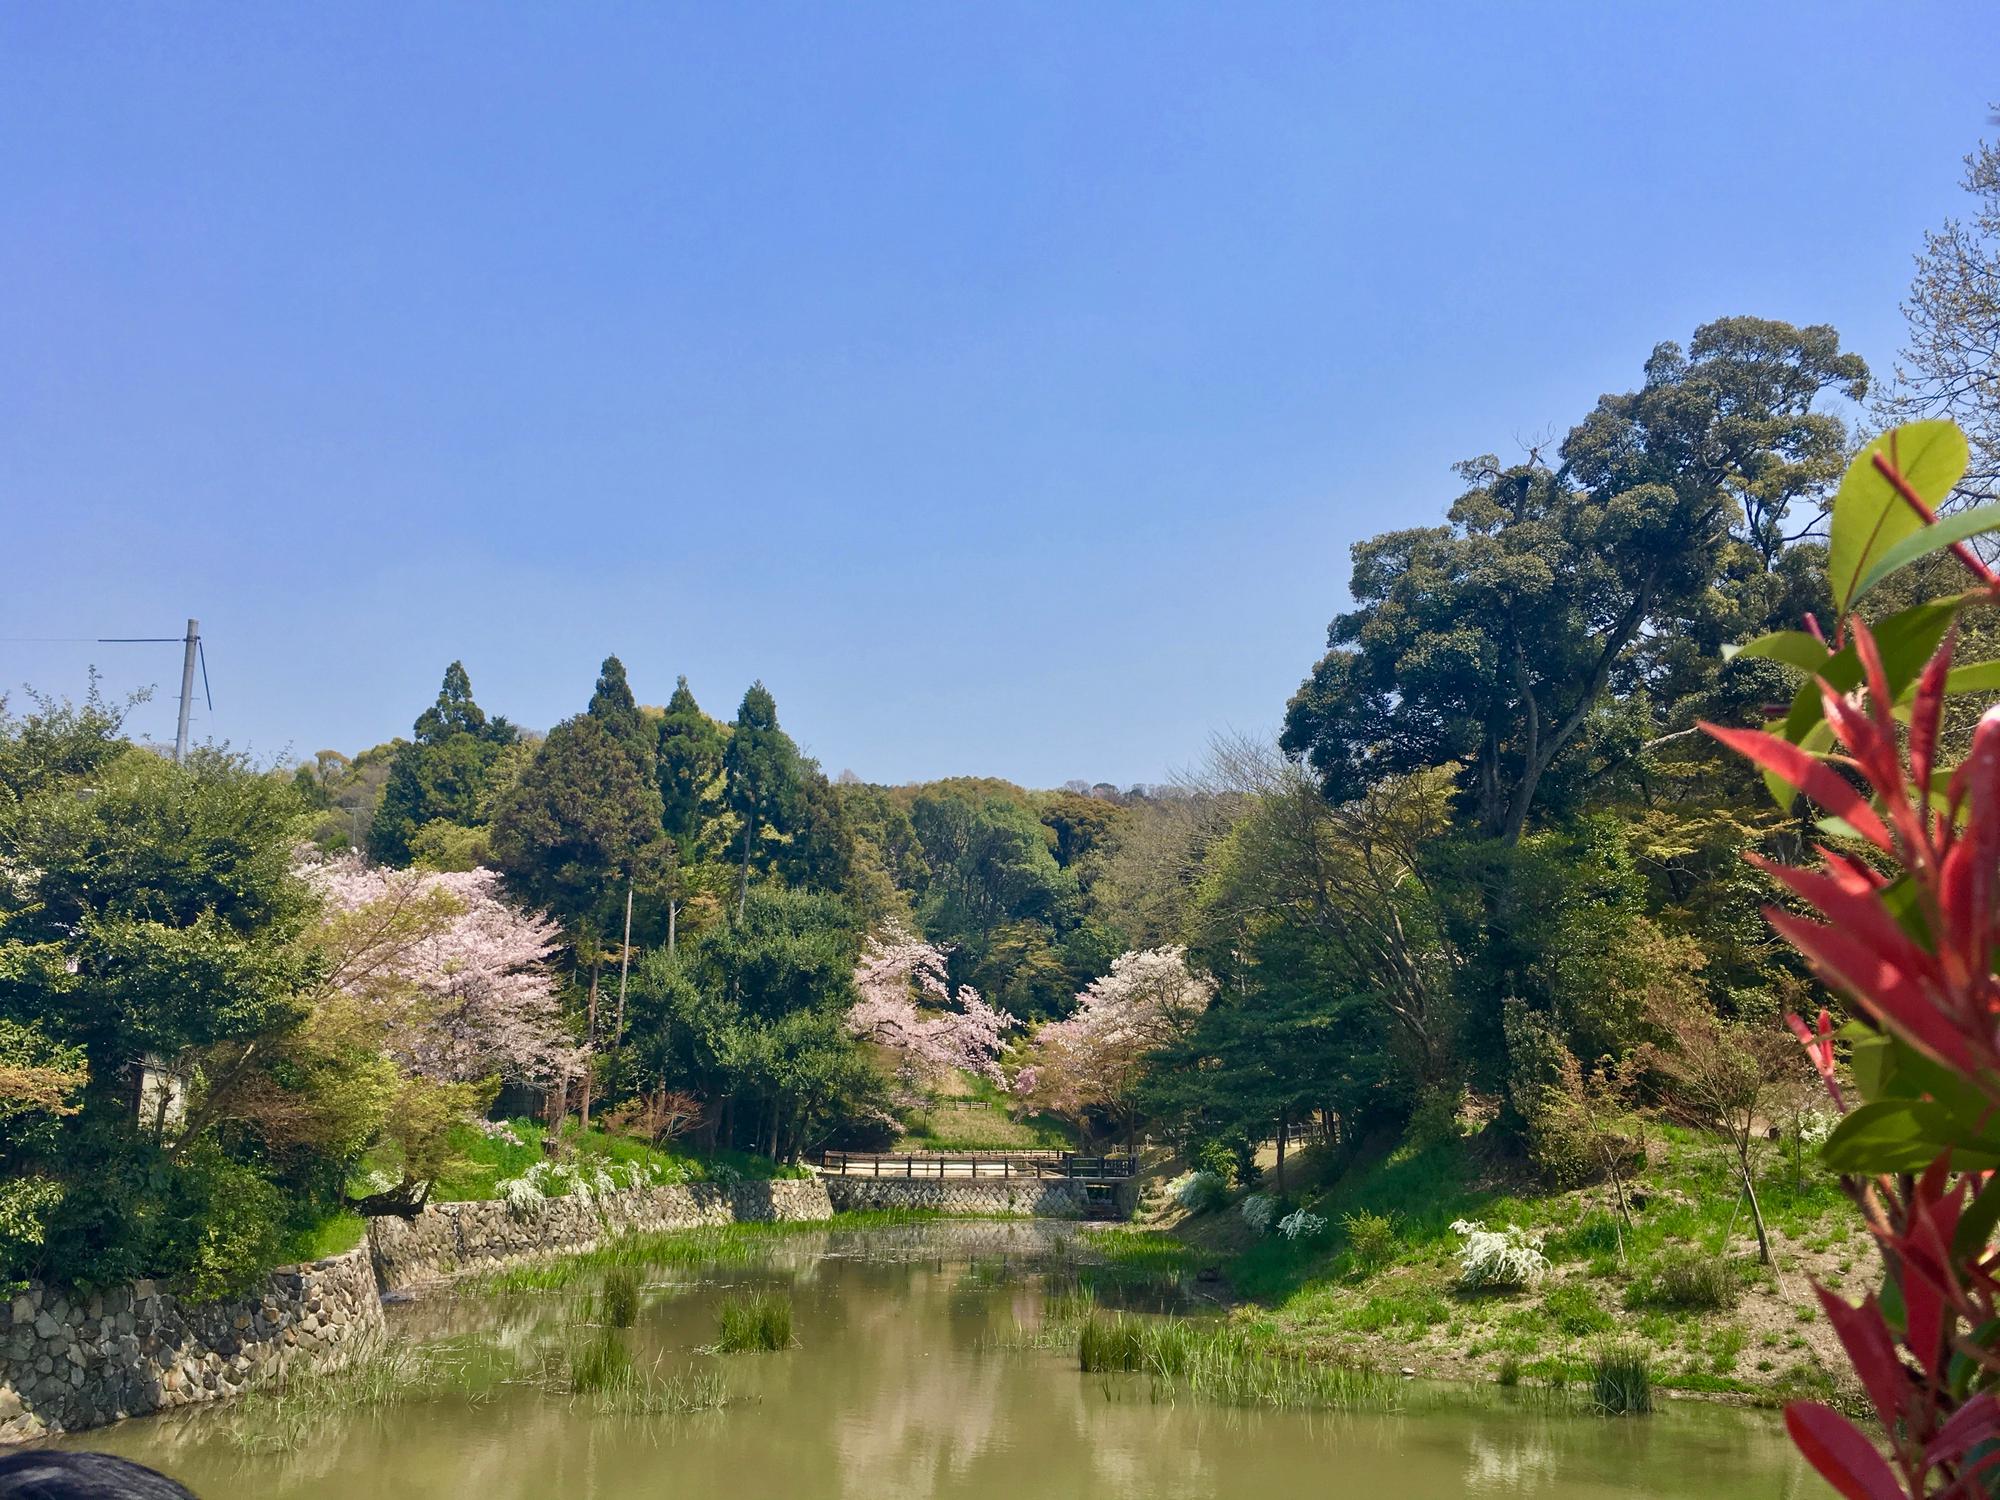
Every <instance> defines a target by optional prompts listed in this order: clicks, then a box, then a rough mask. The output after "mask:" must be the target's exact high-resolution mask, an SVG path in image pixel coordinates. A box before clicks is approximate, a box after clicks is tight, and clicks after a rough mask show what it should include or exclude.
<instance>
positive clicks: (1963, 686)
mask: <svg viewBox="0 0 2000 1500" xmlns="http://www.w3.org/2000/svg"><path fill="white" fill-rule="evenodd" d="M1944 690H1945V691H1946V692H1947V693H1991V692H1995V691H2000V661H1969V662H1967V663H1966V664H1965V665H1964V666H1962V667H1953V668H1952V669H1951V670H1950V671H1949V672H1947V673H1946V674H1945V679H1944Z"/></svg>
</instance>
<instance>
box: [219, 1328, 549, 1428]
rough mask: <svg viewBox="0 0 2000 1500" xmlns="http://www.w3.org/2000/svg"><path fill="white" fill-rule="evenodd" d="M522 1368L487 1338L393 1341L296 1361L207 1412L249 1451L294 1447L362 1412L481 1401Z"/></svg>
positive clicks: (348, 1421)
mask: <svg viewBox="0 0 2000 1500" xmlns="http://www.w3.org/2000/svg"><path fill="white" fill-rule="evenodd" d="M518 1373H519V1367H518V1364H517V1362H516V1360H515V1359H514V1357H513V1356H512V1355H511V1354H508V1353H507V1352H505V1351H503V1350H501V1349H499V1348H497V1347H495V1346H494V1345H493V1343H492V1342H491V1341H490V1340H488V1339H485V1338H475V1337H468V1338H463V1339H452V1340H446V1341H441V1342H437V1343H427V1344H390V1345H388V1346H387V1347H386V1348H383V1349H380V1350H378V1351H376V1352H374V1353H371V1354H369V1355H367V1356H365V1357H364V1358H362V1359H360V1360H358V1361H356V1362H355V1363H353V1364H350V1365H348V1366H346V1367H345V1368H344V1369H340V1370H334V1371H330V1372H326V1373H321V1372H318V1371H315V1370H312V1369H310V1368H309V1367H308V1366H306V1365H305V1364H304V1363H303V1362H301V1363H299V1364H295V1365H293V1366H291V1367H289V1368H288V1369H286V1370H285V1371H284V1372H283V1373H281V1374H280V1375H279V1376H278V1377H277V1378H276V1379H274V1380H271V1381H268V1382H266V1383H264V1384H262V1385H260V1386H258V1387H257V1388H255V1389H254V1390H251V1391H249V1392H248V1393H246V1394H245V1395H244V1396H243V1397H242V1399H241V1400H238V1401H234V1402H231V1403H229V1404H228V1405H227V1406H225V1407H219V1408H216V1409H214V1411H213V1412H211V1413H208V1414H204V1419H205V1420H209V1421H214V1422H216V1423H218V1424H219V1425H221V1427H222V1428H223V1431H224V1433H225V1435H226V1436H227V1439H228V1441H229V1442H230V1443H232V1444H233V1445H234V1446H236V1447H238V1448H240V1449H243V1450H244V1451H246V1452H252V1453H291V1452H296V1451H297V1450H299V1449H301V1448H305V1447H308V1446H310V1445H312V1444H313V1443H316V1442H318V1441H320V1440H321V1439H322V1438H324V1437H326V1436H328V1435H329V1434H330V1433H331V1432H332V1431H334V1430H335V1429H336V1428H339V1427H342V1426H344V1425H346V1424H348V1423H350V1422H351V1421H352V1420H353V1418H354V1417H355V1416H356V1415H357V1414H359V1413H361V1412H366V1411H374V1410H380V1409H382V1408H386V1407H394V1406H403V1405H406V1404H409V1403H412V1402H416V1401H434V1400H441V1399H445V1398H456V1399H459V1400H462V1401H475V1402H476V1401H481V1400H484V1399H486V1398H487V1397H488V1396H490V1395H491V1394H492V1393H493V1392H494V1391H495V1390H497V1389H498V1388H499V1387H500V1386H501V1385H503V1384H505V1383H506V1382H507V1381H509V1380H511V1379H513V1378H514V1377H515V1376H516V1375H517V1374H518Z"/></svg>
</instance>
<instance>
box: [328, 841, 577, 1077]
mask: <svg viewBox="0 0 2000 1500" xmlns="http://www.w3.org/2000/svg"><path fill="white" fill-rule="evenodd" d="M299 874H300V875H301V877H302V878H304V879H305V881H306V882H307V884H309V885H311V886H312V887H313V888H314V889H315V890H316V891H317V892H318V893H319V896H320V898H321V902H322V906H323V910H324V913H325V916H324V922H325V927H324V929H323V937H324V939H325V940H324V941H323V942H322V944H321V947H322V951H323V952H324V953H325V954H326V955H327V958H328V964H329V975H328V983H329V984H330V985H331V986H332V987H334V988H336V989H338V990H340V991H341V992H342V993H343V994H344V995H346V997H347V998H348V999H350V1000H352V1001H357V1002H360V1003H362V1004H363V1005H364V1006H366V1007H367V1008H369V1009H370V1010H372V1011H374V1012H375V1013H377V1014H378V1015H379V1016H380V1018H381V1019H382V1021H383V1023H384V1036H385V1042H386V1050H387V1051H388V1052H389V1054H390V1055H391V1056H392V1057H393V1058H394V1059H395V1060H396V1062H397V1063H398V1064H399V1065H401V1066H402V1067H404V1068H405V1069H407V1070H408V1071H410V1072H412V1073H415V1074H417V1075H419V1076H421V1077H424V1078H429V1079H433V1080H435V1081H437V1082H441V1083H464V1082H472V1081H474V1080H477V1079H482V1078H490V1077H492V1076H493V1075H495V1074H499V1075H501V1076H503V1077H508V1078H515V1079H520V1080H522V1081H524V1082H529V1083H547V1082H550V1081H552V1080H554V1079H558V1078H562V1077H567V1076H570V1075H572V1074H574V1073H575V1072H576V1071H577V1070H578V1068H579V1067H580V1066H581V1065H582V1061H583V1057H582V1051H581V1049H579V1048H578V1047H577V1046H576V1045H575V1043H574V1042H572V1041H571V1040H570V1038H569V1036H568V1035H567V1033H566V1032H565V1030H564V1028H563V1024H562V1016H561V1012H560V1011H559V1009H558V1007H557V1004H556V995H555V982H554V979H553V978H552V976H551V975H550V973H549V969H548V958H549V955H550V954H551V953H552V952H553V951H554V949H555V948H556V946H557V943H558V942H559V940H560V934H559V931H558V929H557V927H556V924H555V923H554V922H552V921H550V920H549V919H548V918H547V917H545V916H542V915H541V914H540V913H537V912H530V911H524V910H522V909H521V908H520V907H517V906H515V905H513V904H512V903H510V902H509V901H507V900H506V899H505V897H504V896H503V895H502V893H501V884H500V875H499V873H498V872H497V871H494V870H483V869H481V870H465V871H449V872H438V871H429V870H391V869H386V868H382V867H379V866H370V865H366V864H363V863H362V862H361V861H360V860H359V859H357V858H353V857H348V858H340V859H331V860H324V861H315V862H312V863H308V864H305V865H303V866H301V868H300V870H299Z"/></svg>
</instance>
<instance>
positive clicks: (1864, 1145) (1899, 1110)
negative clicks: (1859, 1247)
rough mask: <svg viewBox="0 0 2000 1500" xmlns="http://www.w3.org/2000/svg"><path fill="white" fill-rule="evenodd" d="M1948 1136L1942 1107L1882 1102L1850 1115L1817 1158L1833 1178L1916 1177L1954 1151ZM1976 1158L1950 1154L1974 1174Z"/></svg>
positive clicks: (1947, 1113) (1909, 1101)
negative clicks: (1914, 1174) (1837, 1175)
mask: <svg viewBox="0 0 2000 1500" xmlns="http://www.w3.org/2000/svg"><path fill="white" fill-rule="evenodd" d="M1953 1134H1954V1131H1953V1128H1952V1117H1951V1111H1950V1110H1948V1109H1946V1108H1945V1107H1944V1106H1943V1105H1942V1104H1933V1103H1929V1102H1927V1101H1924V1100H1920V1099H1882V1100H1878V1101H1877V1102H1875V1103H1873V1104H1864V1105H1862V1106H1861V1107H1860V1108H1859V1109H1856V1110H1851V1111H1849V1113H1848V1114H1847V1115H1846V1116H1845V1117H1844V1118H1843V1119H1842V1120H1841V1122H1840V1123H1839V1124H1838V1125H1836V1126H1834V1128H1833V1134H1832V1135H1830V1136H1828V1137H1827V1138H1826V1144H1825V1145H1824V1146H1822V1147H1821V1148H1820V1158H1821V1160H1823V1161H1824V1162H1825V1163H1826V1164H1827V1165H1828V1166H1829V1167H1831V1168H1833V1169H1834V1170H1835V1171H1836V1172H1867V1173H1874V1172H1921V1171H1922V1170H1923V1169H1924V1168H1925V1167H1927V1166H1929V1165H1930V1164H1931V1163H1932V1162H1933V1161H1934V1160H1936V1159H1937V1158H1938V1157H1939V1156H1941V1155H1942V1154H1943V1153H1944V1152H1945V1151H1946V1150H1948V1149H1950V1148H1951V1147H1952V1146H1953V1145H1954V1142H1953V1140H1952V1136H1953ZM1975 1155H1977V1153H1968V1152H1965V1151H1963V1150H1953V1151H1952V1164H1953V1165H1954V1166H1957V1167H1961V1168H1966V1169H1976V1168H1977V1167H1978V1166H1979V1163H1977V1162H1975V1161H1973V1160H1971V1159H1969V1158H1970V1157H1972V1156H1975ZM1995 1160H2000V1157H1996V1158H1995ZM1992 1164H1993V1163H1992V1162H1987V1163H1986V1165H1989V1166H1990V1165H1992Z"/></svg>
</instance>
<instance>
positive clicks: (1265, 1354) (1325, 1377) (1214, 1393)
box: [1076, 1315, 1397, 1411]
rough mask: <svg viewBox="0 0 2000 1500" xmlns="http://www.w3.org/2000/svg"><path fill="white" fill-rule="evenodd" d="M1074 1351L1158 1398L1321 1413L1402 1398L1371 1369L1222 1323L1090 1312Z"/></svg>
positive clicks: (1087, 1366) (1083, 1363)
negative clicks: (1141, 1379)
mask: <svg viewBox="0 0 2000 1500" xmlns="http://www.w3.org/2000/svg"><path fill="white" fill-rule="evenodd" d="M1076 1350H1077V1363H1078V1365H1079V1366H1080V1367H1081V1368H1082V1369H1083V1370H1084V1371H1085V1372H1086V1373H1090V1374H1115V1373H1120V1372H1125V1373H1136V1374H1144V1375H1147V1376H1150V1377H1151V1379H1152V1389H1153V1396H1154V1399H1156V1400H1171V1399H1175V1398H1179V1397H1186V1398H1188V1399H1190V1400H1195V1401H1207V1402H1212V1403H1214V1404H1216V1405H1220V1406H1262V1407H1271V1408H1277V1409H1290V1410H1306V1409H1309V1410H1320V1411H1358V1410H1365V1409H1383V1408H1387V1407H1390V1406H1393V1405H1396V1404H1397V1402H1396V1396H1397V1392H1396V1389H1395V1386H1394V1385H1393V1383H1392V1382H1390V1381H1389V1380H1387V1379H1386V1378H1384V1377H1383V1376H1381V1375H1379V1374H1377V1373H1376V1372H1374V1371H1372V1370H1368V1369H1364V1368H1361V1367H1358V1366H1350V1365H1341V1364H1334V1363H1330V1362H1326V1361H1318V1360H1309V1359H1306V1358H1303V1357H1302V1356H1299V1355H1297V1354H1292V1353H1288V1352H1285V1351H1283V1350H1279V1349H1275V1348H1273V1347H1272V1346H1271V1345H1270V1344H1268V1343H1267V1342H1265V1341H1263V1340H1260V1339H1259V1338H1257V1337H1256V1335H1254V1334H1253V1333H1251V1332H1250V1331H1248V1330H1246V1329H1244V1328H1241V1327H1238V1326H1236V1325H1234V1324H1230V1323H1225V1322H1221V1321H1214V1322H1207V1321H1197V1320H1193V1319H1187V1318H1128V1317H1124V1316H1122V1315H1120V1316H1116V1317H1111V1318H1103V1317H1090V1318H1087V1319H1085V1320H1084V1322H1083V1323H1082V1324H1081V1325H1080V1326H1079V1328H1078V1330H1077V1335H1076Z"/></svg>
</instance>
